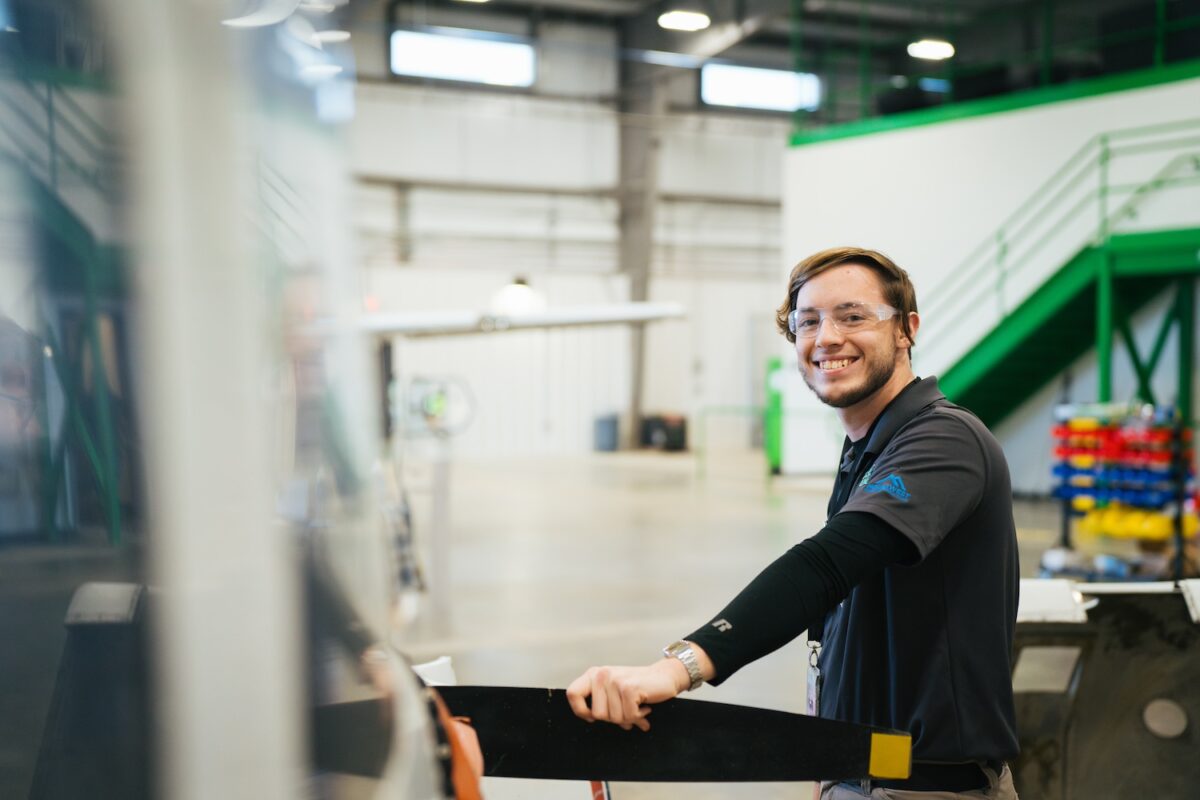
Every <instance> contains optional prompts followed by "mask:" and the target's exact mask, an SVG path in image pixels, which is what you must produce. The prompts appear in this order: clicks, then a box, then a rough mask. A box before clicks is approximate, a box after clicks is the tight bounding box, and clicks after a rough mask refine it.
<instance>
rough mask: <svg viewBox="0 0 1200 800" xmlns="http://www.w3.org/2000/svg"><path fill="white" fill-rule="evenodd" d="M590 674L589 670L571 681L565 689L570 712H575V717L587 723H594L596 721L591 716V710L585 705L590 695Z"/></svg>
mask: <svg viewBox="0 0 1200 800" xmlns="http://www.w3.org/2000/svg"><path fill="white" fill-rule="evenodd" d="M590 672H591V670H588V672H585V673H584V674H582V675H580V676H579V677H578V678H576V679H575V680H573V681H571V685H570V686H568V687H567V702H568V703H569V704H570V705H571V710H572V711H574V712H575V716H577V717H579V718H581V719H586V720H587V721H588V722H595V721H596V719H595V717H593V716H592V709H590V708H589V707H588V704H587V698H588V696H589V695H590V694H591V693H592V679H591V677H590V675H589V673H590Z"/></svg>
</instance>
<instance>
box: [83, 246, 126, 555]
mask: <svg viewBox="0 0 1200 800" xmlns="http://www.w3.org/2000/svg"><path fill="white" fill-rule="evenodd" d="M103 268H104V263H103V261H102V259H101V258H100V257H98V256H94V257H93V258H92V259H90V262H89V263H88V264H85V265H84V268H83V269H84V279H83V280H84V290H85V304H86V308H87V331H86V336H87V347H88V352H89V353H90V354H91V358H92V398H93V402H94V403H95V408H96V436H97V439H98V440H99V441H98V442H97V444H98V445H99V447H98V450H99V452H98V453H97V456H98V458H97V460H96V464H95V467H96V471H97V472H98V473H99V474H101V475H102V476H103V477H102V479H101V480H100V492H101V494H102V495H103V496H102V498H101V500H102V501H103V503H104V518H105V521H106V522H107V523H108V543H109V544H112V545H118V544H120V543H121V486H120V480H121V479H120V474H121V470H120V468H119V466H118V465H119V461H118V454H117V442H116V435H115V432H114V431H113V418H112V398H111V397H110V396H109V393H108V368H107V367H108V361H107V360H106V358H105V352H104V348H103V347H102V346H101V344H100V324H99V313H100V312H99V309H98V308H97V303H96V292H97V289H96V277H97V276H96V272H97V270H100V269H103ZM81 361H82V358H81Z"/></svg>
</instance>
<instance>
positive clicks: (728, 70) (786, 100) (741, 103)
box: [700, 64, 821, 111]
mask: <svg viewBox="0 0 1200 800" xmlns="http://www.w3.org/2000/svg"><path fill="white" fill-rule="evenodd" d="M700 99H701V100H703V101H704V102H705V103H707V104H708V105H710V106H731V107H733V108H757V109H763V110H766V111H795V110H797V109H804V110H806V111H812V110H813V109H815V108H816V107H817V106H818V105H819V104H820V102H821V81H820V80H819V79H818V78H817V76H816V75H812V74H810V73H807V72H790V71H788V70H782V69H761V68H759V67H741V66H736V65H733V64H705V65H704V66H703V67H701V68H700Z"/></svg>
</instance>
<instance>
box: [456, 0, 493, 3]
mask: <svg viewBox="0 0 1200 800" xmlns="http://www.w3.org/2000/svg"><path fill="white" fill-rule="evenodd" d="M458 2H460V3H486V2H488V0H458Z"/></svg>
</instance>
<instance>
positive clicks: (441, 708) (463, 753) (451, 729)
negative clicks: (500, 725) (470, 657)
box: [429, 689, 483, 800]
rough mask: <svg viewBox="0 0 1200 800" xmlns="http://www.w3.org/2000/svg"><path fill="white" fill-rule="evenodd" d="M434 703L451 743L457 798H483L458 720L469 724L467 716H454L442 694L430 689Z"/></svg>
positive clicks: (451, 778) (462, 799) (459, 799)
mask: <svg viewBox="0 0 1200 800" xmlns="http://www.w3.org/2000/svg"><path fill="white" fill-rule="evenodd" d="M429 693H430V695H431V696H432V697H433V701H434V703H436V704H437V713H438V722H439V723H441V725H442V728H443V730H445V731H446V740H447V741H448V742H449V744H450V782H451V783H452V784H453V785H454V796H455V798H457V800H483V793H482V792H480V790H479V776H478V775H477V774H476V772H475V770H474V769H473V768H472V766H471V756H470V755H468V752H467V748H466V747H465V746H464V744H463V741H462V738H461V734H460V733H459V731H458V726H457V725H456V724H455V723H456V722H460V723H464V724H469V723H470V720H469V719H467V718H466V717H452V716H450V711H449V710H448V709H447V708H446V704H445V703H444V702H443V701H442V696H441V695H439V694H438V693H437V692H436V691H435V690H433V689H431V690H430V692H429ZM480 766H482V765H480Z"/></svg>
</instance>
